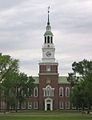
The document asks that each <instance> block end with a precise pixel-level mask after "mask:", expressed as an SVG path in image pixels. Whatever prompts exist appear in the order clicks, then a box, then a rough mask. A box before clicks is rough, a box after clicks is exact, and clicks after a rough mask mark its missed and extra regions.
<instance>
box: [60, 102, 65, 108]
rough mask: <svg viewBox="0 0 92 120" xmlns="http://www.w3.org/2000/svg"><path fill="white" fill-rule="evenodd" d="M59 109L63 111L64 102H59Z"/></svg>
mask: <svg viewBox="0 0 92 120" xmlns="http://www.w3.org/2000/svg"><path fill="white" fill-rule="evenodd" d="M59 109H64V102H63V101H59Z"/></svg>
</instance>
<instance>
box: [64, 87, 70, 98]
mask: <svg viewBox="0 0 92 120" xmlns="http://www.w3.org/2000/svg"><path fill="white" fill-rule="evenodd" d="M65 96H66V97H69V96H70V88H69V87H66V88H65Z"/></svg>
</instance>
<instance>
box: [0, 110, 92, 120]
mask: <svg viewBox="0 0 92 120" xmlns="http://www.w3.org/2000/svg"><path fill="white" fill-rule="evenodd" d="M0 120H92V115H86V114H82V113H79V112H78V113H77V112H19V113H7V114H0Z"/></svg>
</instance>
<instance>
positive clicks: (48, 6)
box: [47, 6, 50, 25]
mask: <svg viewBox="0 0 92 120" xmlns="http://www.w3.org/2000/svg"><path fill="white" fill-rule="evenodd" d="M49 13H50V6H48V22H47V24H48V25H50V21H49Z"/></svg>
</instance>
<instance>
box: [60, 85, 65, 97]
mask: <svg viewBox="0 0 92 120" xmlns="http://www.w3.org/2000/svg"><path fill="white" fill-rule="evenodd" d="M61 93H62V95H61ZM59 96H60V97H63V96H64V88H63V87H60V88H59Z"/></svg>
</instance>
